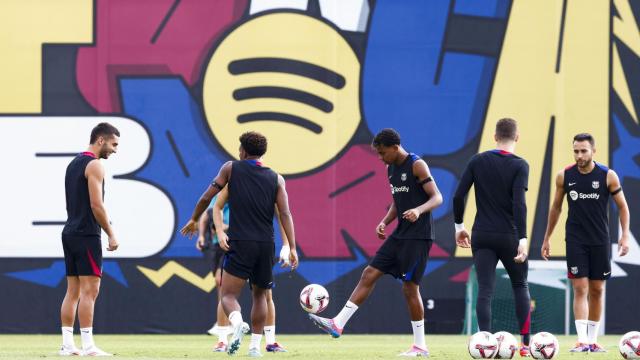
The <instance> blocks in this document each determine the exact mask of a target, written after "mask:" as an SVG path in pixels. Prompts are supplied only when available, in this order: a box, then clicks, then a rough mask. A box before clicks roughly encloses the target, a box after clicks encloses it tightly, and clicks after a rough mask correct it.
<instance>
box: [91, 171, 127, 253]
mask: <svg viewBox="0 0 640 360" xmlns="http://www.w3.org/2000/svg"><path fill="white" fill-rule="evenodd" d="M84 175H85V177H86V178H87V184H88V187H89V202H90V203H91V211H92V212H93V216H94V217H95V218H96V221H98V224H100V227H102V229H103V230H104V232H105V233H107V236H109V247H107V250H109V251H113V250H116V249H117V248H118V246H119V244H118V240H117V239H116V235H115V233H114V231H113V228H112V227H111V222H110V221H109V216H108V215H107V209H106V208H105V207H104V202H103V201H102V182H103V181H104V167H103V166H102V163H101V162H100V160H91V161H90V162H89V164H87V167H86V168H85V170H84Z"/></svg>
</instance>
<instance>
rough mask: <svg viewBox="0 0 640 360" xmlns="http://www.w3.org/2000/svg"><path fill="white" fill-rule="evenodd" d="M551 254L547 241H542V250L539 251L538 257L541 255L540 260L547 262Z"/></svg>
mask: <svg viewBox="0 0 640 360" xmlns="http://www.w3.org/2000/svg"><path fill="white" fill-rule="evenodd" d="M550 253H551V246H550V245H549V239H544V240H543V241H542V248H541V249H540V255H542V258H543V259H545V260H549V257H550V256H551V255H550Z"/></svg>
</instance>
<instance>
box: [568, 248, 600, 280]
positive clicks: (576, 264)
mask: <svg viewBox="0 0 640 360" xmlns="http://www.w3.org/2000/svg"><path fill="white" fill-rule="evenodd" d="M566 244H567V277H568V278H569V279H577V278H583V277H588V278H589V280H607V279H609V278H610V277H611V244H607V245H596V246H593V245H584V244H580V243H576V242H567V243H566Z"/></svg>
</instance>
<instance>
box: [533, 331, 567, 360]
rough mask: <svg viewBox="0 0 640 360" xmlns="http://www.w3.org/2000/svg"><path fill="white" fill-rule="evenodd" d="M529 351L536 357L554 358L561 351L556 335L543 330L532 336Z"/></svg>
mask: <svg viewBox="0 0 640 360" xmlns="http://www.w3.org/2000/svg"><path fill="white" fill-rule="evenodd" d="M529 351H530V352H531V357H532V358H534V359H553V357H554V356H556V355H557V354H558V353H559V352H560V346H559V345H558V339H557V338H556V337H555V336H553V335H552V334H550V333H548V332H544V331H543V332H539V333H537V334H535V335H533V337H531V343H530V344H529Z"/></svg>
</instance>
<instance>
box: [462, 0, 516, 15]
mask: <svg viewBox="0 0 640 360" xmlns="http://www.w3.org/2000/svg"><path fill="white" fill-rule="evenodd" d="M510 3H511V1H509V0H456V3H455V6H454V7H453V12H454V13H456V14H463V15H472V16H484V17H497V18H504V17H506V16H507V11H508V10H509V5H510Z"/></svg>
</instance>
